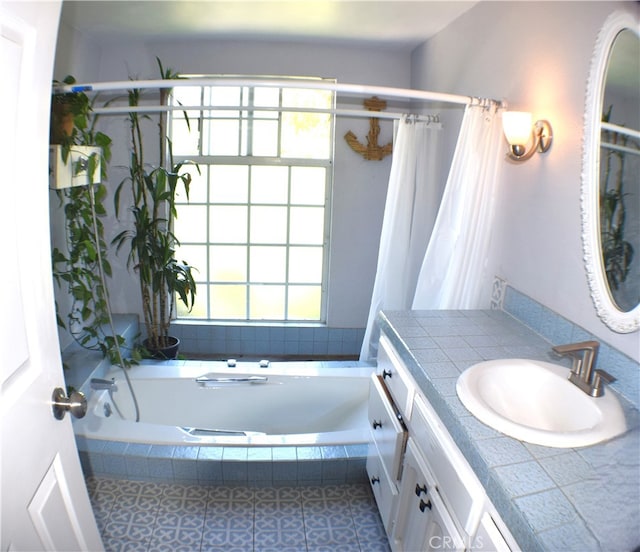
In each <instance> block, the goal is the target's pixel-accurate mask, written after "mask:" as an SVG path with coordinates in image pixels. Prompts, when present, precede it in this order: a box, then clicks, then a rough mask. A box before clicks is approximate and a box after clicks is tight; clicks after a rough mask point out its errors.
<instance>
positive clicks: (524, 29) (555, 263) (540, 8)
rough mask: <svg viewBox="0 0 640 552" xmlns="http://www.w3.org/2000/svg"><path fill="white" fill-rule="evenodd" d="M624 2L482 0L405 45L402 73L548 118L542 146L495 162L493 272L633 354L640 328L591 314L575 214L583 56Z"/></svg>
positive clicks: (419, 84)
mask: <svg viewBox="0 0 640 552" xmlns="http://www.w3.org/2000/svg"><path fill="white" fill-rule="evenodd" d="M632 4H635V3H631V2H626V3H625V2H544V3H541V2H481V3H479V4H478V5H477V6H476V7H474V8H473V9H472V10H470V11H469V12H467V13H466V14H465V15H463V16H462V17H460V18H459V19H458V20H456V21H455V22H454V23H453V24H451V25H450V26H449V27H448V28H446V29H445V30H444V31H442V32H441V33H439V34H438V35H436V36H435V37H434V38H432V39H431V40H429V41H428V42H427V43H425V44H424V45H423V46H421V47H419V48H417V49H416V50H415V51H414V52H413V55H412V64H411V73H412V86H413V87H414V88H424V89H428V90H436V91H443V92H444V91H446V92H451V93H458V94H473V95H477V96H482V97H493V98H497V99H506V100H507V101H508V103H509V105H510V107H511V108H513V109H522V110H525V111H532V112H533V115H534V120H535V119H536V118H546V119H549V120H550V121H551V123H552V125H553V130H554V143H553V146H552V148H551V150H550V152H549V153H547V154H546V155H544V156H540V155H536V156H534V157H533V158H532V159H531V160H529V161H527V162H526V163H524V164H520V165H516V164H513V163H509V162H507V161H506V160H505V162H504V165H503V167H502V176H501V183H500V188H499V196H498V212H497V219H496V225H495V228H494V239H493V245H492V253H491V257H490V259H489V262H490V264H491V266H492V267H493V274H496V275H499V276H501V277H502V278H504V279H506V280H507V281H508V282H509V284H510V285H511V286H513V287H514V288H515V289H517V290H519V291H521V292H523V293H525V294H526V295H528V296H529V297H531V298H532V299H534V300H535V301H537V302H539V303H541V304H543V305H545V306H547V307H548V308H550V309H552V310H553V311H555V312H557V313H558V314H560V315H562V316H564V317H565V318H566V319H568V320H570V321H572V322H574V323H575V324H578V325H579V326H582V327H583V328H585V329H586V330H587V331H589V332H590V333H592V334H593V335H595V336H597V337H598V338H599V339H601V340H604V341H606V342H608V343H609V344H611V345H613V346H614V347H617V348H618V349H620V350H622V351H623V352H625V353H626V354H627V355H629V356H631V357H632V358H634V359H635V360H636V361H637V360H638V358H639V356H640V336H639V334H638V333H637V332H636V333H634V334H625V335H623V334H616V333H614V332H611V331H610V330H609V329H608V328H607V327H606V326H605V325H604V324H603V323H602V322H601V321H600V320H599V319H598V318H597V316H596V312H595V309H594V306H593V304H592V302H591V297H590V294H589V287H588V282H587V278H586V272H585V269H584V264H583V260H582V242H581V221H580V185H581V180H580V174H581V156H582V151H581V147H582V121H583V109H584V103H585V92H586V86H587V77H588V73H589V67H590V61H591V56H592V52H593V48H594V46H595V41H596V36H597V34H598V32H599V30H600V28H601V26H602V24H603V23H604V21H605V19H606V18H607V16H608V15H609V14H610V13H611V12H612V11H614V10H615V9H616V8H620V7H626V8H629V6H631V5H632ZM636 9H637V8H636ZM505 153H506V143H505Z"/></svg>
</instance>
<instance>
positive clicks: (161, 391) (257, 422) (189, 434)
mask: <svg viewBox="0 0 640 552" xmlns="http://www.w3.org/2000/svg"><path fill="white" fill-rule="evenodd" d="M332 364H333V363H321V362H272V363H270V364H269V365H268V367H261V366H260V365H259V363H257V362H238V363H237V364H236V365H235V366H234V367H230V366H228V365H227V363H226V362H223V361H172V362H166V363H149V362H145V363H143V364H141V365H139V366H135V367H133V368H132V369H131V370H130V371H129V372H128V373H129V375H130V379H131V383H132V385H133V388H134V391H135V394H136V397H137V400H138V404H139V409H140V421H139V422H137V423H136V422H135V421H134V420H135V414H134V413H135V410H134V406H133V401H132V400H131V395H130V392H129V389H128V386H127V383H126V380H125V378H124V376H123V373H122V371H121V370H120V369H119V368H114V369H112V370H111V371H109V372H108V373H107V374H106V379H111V378H114V379H115V381H116V386H117V390H116V391H115V392H113V393H112V395H111V396H110V394H109V392H108V391H107V390H97V391H93V390H92V391H87V393H88V412H87V415H86V416H85V417H84V418H82V419H80V420H75V421H74V431H75V434H76V437H77V438H79V439H85V440H86V439H91V440H105V441H112V442H120V443H122V442H124V443H144V444H147V445H172V446H178V445H198V446H222V447H234V446H237V447H251V446H258V447H260V446H264V447H279V446H309V445H318V446H333V445H347V444H365V443H366V442H367V441H368V436H369V431H368V422H367V399H368V389H369V377H370V375H371V373H372V371H373V370H374V368H373V367H368V366H360V365H358V366H353V365H352V366H344V363H338V364H339V366H337V367H334V366H332ZM354 364H358V363H354ZM121 415H122V416H121Z"/></svg>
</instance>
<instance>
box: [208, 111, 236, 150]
mask: <svg viewBox="0 0 640 552" xmlns="http://www.w3.org/2000/svg"><path fill="white" fill-rule="evenodd" d="M202 126H203V130H202V134H203V144H202V150H203V154H204V155H238V146H239V143H240V142H239V135H238V133H239V130H240V123H239V121H238V120H237V119H234V120H219V119H213V120H205V121H203V125H202Z"/></svg>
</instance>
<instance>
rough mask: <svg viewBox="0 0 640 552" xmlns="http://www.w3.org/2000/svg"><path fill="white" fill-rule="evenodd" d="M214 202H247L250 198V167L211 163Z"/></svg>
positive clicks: (212, 200)
mask: <svg viewBox="0 0 640 552" xmlns="http://www.w3.org/2000/svg"><path fill="white" fill-rule="evenodd" d="M209 170H210V174H211V178H210V180H209V186H210V187H211V202H212V203H246V202H247V201H248V199H249V196H248V190H249V184H248V178H247V175H248V174H249V167H246V166H242V165H211V166H210V168H209Z"/></svg>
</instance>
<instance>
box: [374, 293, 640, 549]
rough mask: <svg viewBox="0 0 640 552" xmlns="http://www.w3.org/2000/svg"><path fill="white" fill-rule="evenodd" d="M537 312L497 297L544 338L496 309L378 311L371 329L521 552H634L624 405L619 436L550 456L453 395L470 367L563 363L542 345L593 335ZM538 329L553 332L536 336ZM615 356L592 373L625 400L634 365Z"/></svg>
mask: <svg viewBox="0 0 640 552" xmlns="http://www.w3.org/2000/svg"><path fill="white" fill-rule="evenodd" d="M536 305H537V304H534V303H533V302H529V301H528V300H527V298H525V297H524V296H521V295H520V294H517V293H515V292H512V291H508V292H507V295H506V297H505V309H513V310H515V311H520V314H521V315H522V314H524V315H525V316H523V318H524V319H525V320H526V318H527V317H526V314H527V313H526V311H528V309H529V307H531V308H533V309H534V310H535V312H536V313H537V314H536V315H535V316H534V318H535V319H536V320H537V322H535V321H534V322H530V324H540V325H541V326H543V327H541V329H538V331H540V333H542V334H543V335H547V334H545V332H546V331H548V332H549V334H548V335H549V337H550V339H551V340H550V341H547V340H545V339H544V338H543V337H541V335H539V334H537V333H535V332H534V331H532V330H531V329H530V328H528V327H526V326H525V325H523V324H522V323H520V322H519V321H517V320H515V319H514V318H512V317H511V316H510V315H509V314H507V313H506V312H502V311H498V310H487V311H409V312H405V311H403V312H385V313H383V314H382V315H380V317H379V323H380V326H381V328H382V330H383V331H384V332H385V333H386V334H387V335H388V336H389V338H390V340H391V342H392V343H393V345H394V346H395V347H396V349H397V350H398V352H399V354H400V355H401V358H402V360H403V361H404V363H405V364H406V366H407V368H408V369H409V371H410V372H411V373H412V375H413V378H414V379H415V381H416V383H417V384H418V386H419V387H420V388H421V390H422V392H423V393H424V394H425V396H426V397H427V399H428V400H429V401H430V402H431V404H432V406H433V407H434V409H435V410H436V412H437V413H438V415H439V417H440V418H441V420H442V422H443V423H444V424H445V426H446V427H447V429H448V431H449V433H451V435H452V437H453V439H454V440H455V442H456V443H457V445H458V447H459V448H460V450H461V451H462V453H463V454H464V456H465V457H466V458H467V460H468V462H469V464H470V465H471V467H472V468H473V470H474V471H475V473H476V475H477V476H478V479H479V480H480V482H481V483H482V484H483V485H484V487H485V489H486V491H487V494H488V496H489V498H490V499H491V501H492V502H493V504H494V506H495V507H496V509H497V511H498V513H499V514H500V516H501V517H502V519H503V520H504V521H505V523H506V524H507V525H508V527H509V529H510V530H511V532H512V534H513V536H514V537H515V538H516V540H517V541H518V543H519V544H520V546H521V547H522V549H523V550H526V551H527V552H534V551H542V550H547V551H552V552H556V551H560V550H562V551H566V550H576V551H585V550H601V551H603V552H618V551H620V552H623V551H630V550H633V549H634V548H635V547H637V546H638V545H640V524H639V520H640V455H639V451H640V431H639V429H638V411H637V409H636V407H634V405H631V404H630V403H628V402H627V401H624V399H623V403H624V404H625V407H626V412H627V414H628V419H629V425H630V427H631V429H630V430H629V431H628V432H627V433H626V434H624V435H622V436H620V437H618V438H616V439H612V440H611V441H608V442H606V443H601V444H599V445H595V446H591V447H585V448H577V449H558V448H547V447H542V446H539V445H531V444H528V443H524V442H521V441H518V440H516V439H512V438H510V437H507V436H504V435H502V434H500V433H498V432H497V431H494V430H493V429H491V428H489V427H488V426H486V425H484V424H482V423H481V422H480V421H478V420H477V419H476V418H475V417H473V416H472V415H471V414H470V413H469V412H468V411H467V410H466V408H465V407H464V406H463V405H462V403H461V402H460V401H459V399H458V397H457V395H456V390H455V386H456V381H457V378H458V376H459V375H460V373H461V372H462V371H463V370H464V369H465V368H467V367H469V366H471V365H473V364H475V363H477V362H480V361H484V360H492V359H496V358H515V357H519V358H534V359H539V360H545V361H551V362H556V363H562V364H566V361H565V360H562V359H558V358H556V357H553V356H551V353H550V349H551V346H552V345H555V344H558V343H561V342H571V341H579V340H582V339H585V338H592V337H591V336H589V335H588V334H586V332H584V331H583V330H581V329H579V328H576V327H574V326H572V325H571V324H569V323H566V322H563V321H562V320H554V319H553V318H552V317H551V316H549V317H547V315H546V314H545V312H544V310H543V309H542V308H541V307H539V305H538V306H536ZM514 314H515V313H514ZM544 320H546V322H543V321H544ZM547 323H550V324H557V326H555V327H549V328H548V329H544V328H546V324H547ZM536 329H537V328H536ZM541 330H544V331H541ZM617 358H618V357H617V356H616V353H615V351H613V350H611V351H610V352H609V353H607V352H605V354H604V355H602V357H601V358H599V366H601V367H602V368H603V369H605V370H607V371H608V372H610V373H612V374H614V375H617V376H618V377H619V379H620V382H619V386H620V390H621V391H622V392H624V394H625V395H627V394H629V395H631V396H634V394H635V392H634V385H633V383H629V380H631V382H633V381H637V380H638V366H637V364H635V371H633V372H632V371H631V370H632V369H633V368H634V363H633V362H631V361H625V362H624V366H621V365H618V364H617V360H616V359H617ZM623 360H624V359H623ZM629 365H630V366H629ZM567 366H568V365H567ZM624 370H626V371H627V372H624ZM614 388H616V384H614ZM636 406H637V405H636Z"/></svg>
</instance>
